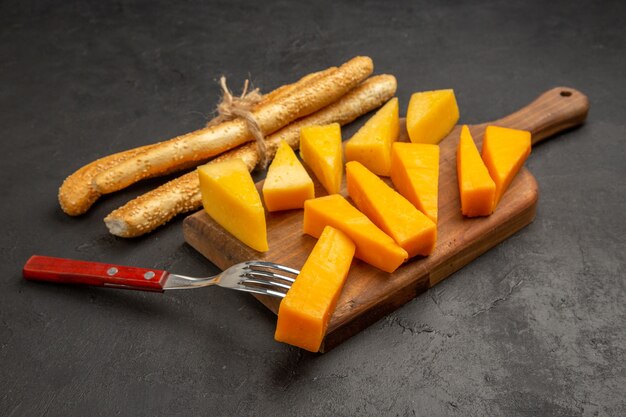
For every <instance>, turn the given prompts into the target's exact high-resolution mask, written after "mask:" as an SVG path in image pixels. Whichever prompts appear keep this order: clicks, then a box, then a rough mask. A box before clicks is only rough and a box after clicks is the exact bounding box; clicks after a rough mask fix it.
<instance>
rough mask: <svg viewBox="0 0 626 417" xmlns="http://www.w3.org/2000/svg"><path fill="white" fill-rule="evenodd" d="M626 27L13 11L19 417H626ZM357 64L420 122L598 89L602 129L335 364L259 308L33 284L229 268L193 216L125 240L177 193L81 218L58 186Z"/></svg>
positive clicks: (360, 10) (4, 318)
mask: <svg viewBox="0 0 626 417" xmlns="http://www.w3.org/2000/svg"><path fill="white" fill-rule="evenodd" d="M625 19H626V3H625V2H622V1H613V2H608V1H607V2H596V1H580V2H573V1H506V0H503V1H475V2H471V3H468V4H465V5H462V4H457V3H456V2H451V1H445V2H436V1H432V2H423V1H420V2H405V3H395V2H382V1H381V2H373V1H351V2H341V3H339V2H331V1H324V2H315V1H310V2H307V3H302V4H298V5H296V4H295V3H291V2H287V1H281V2H264V1H255V2H252V1H251V2H248V3H239V2H233V1H222V2H191V1H180V2H177V1H152V2H149V1H118V2H107V1H95V0H93V1H67V0H65V1H40V2H32V1H19V2H18V1H7V0H4V1H2V2H0V132H1V139H0V158H1V166H2V175H1V176H0V190H2V199H1V203H0V204H1V205H2V212H1V214H2V234H1V237H0V254H1V258H2V262H1V263H2V266H1V274H0V277H1V278H0V415H2V416H44V415H45V416H86V415H90V416H113V415H116V416H117V415H121V416H155V415H159V416H161V415H162V416H174V415H215V416H222V415H232V416H244V415H294V416H295V415H298V416H300V415H328V416H339V415H356V414H359V415H367V416H396V415H398V416H413V415H431V416H434V415H458V416H479V415H507V416H518V415H519V416H530V415H543V416H548V415H554V416H595V415H601V416H604V415H611V416H623V415H626V398H625V397H626V307H625V303H626V301H625V296H626V284H625V276H626V269H625V264H626V256H625V255H626V238H625V236H626V221H625V214H626V185H625V184H626V183H625V178H626V127H625V125H624V117H625V106H624V91H626V81H625V78H626V77H625V74H626V29H625V26H624V22H625ZM354 55H369V56H371V57H372V58H373V59H374V62H375V64H376V71H377V72H378V73H393V74H395V75H396V77H397V78H398V82H399V90H398V96H399V98H400V101H401V104H402V106H403V107H404V106H406V104H407V102H408V98H409V96H410V94H411V92H413V91H417V90H426V89H435V88H449V87H451V88H454V89H455V91H456V93H457V98H458V101H459V105H460V108H461V114H462V116H461V121H462V122H464V123H474V122H481V121H486V120H493V119H495V118H498V117H500V116H502V115H505V114H508V113H510V112H512V111H514V110H515V109H517V108H519V107H520V106H522V105H524V104H526V103H528V102H529V101H531V100H532V99H533V98H534V97H535V96H536V95H538V94H539V93H541V92H542V91H543V90H546V89H548V88H551V87H553V86H557V85H566V86H571V87H575V88H578V89H580V90H581V91H583V92H584V93H586V94H588V96H589V98H590V100H591V112H590V114H589V118H588V122H587V123H586V125H584V126H583V127H582V128H580V129H577V130H574V131H571V132H569V133H568V134H566V135H561V136H560V137H558V138H556V139H553V140H550V141H548V142H546V143H545V144H542V145H540V146H538V147H537V148H536V149H535V150H534V151H533V154H532V155H531V157H530V160H529V161H528V163H527V165H528V167H529V168H530V170H531V171H532V172H533V173H534V175H535V176H536V177H537V180H538V182H539V185H540V191H541V196H540V200H539V206H538V211H537V218H536V220H535V222H534V223H533V224H532V225H530V226H529V227H527V228H526V229H524V230H523V231H521V232H520V233H518V234H517V235H515V236H514V237H512V238H511V239H509V240H507V241H506V242H505V243H503V244H501V245H499V246H498V247H496V248H495V249H493V250H491V251H490V252H488V253H487V254H485V255H484V256H482V257H480V258H479V259H477V260H476V261H474V262H473V263H472V264H470V265H469V266H467V267H465V268H464V269H462V270H461V271H459V272H458V273H456V274H455V275H454V276H453V277H452V278H450V279H449V280H447V281H445V282H443V283H442V284H440V285H438V286H437V287H436V288H434V289H432V290H430V291H428V292H427V293H425V294H423V295H422V296H420V297H419V298H418V299H416V300H414V301H413V302H411V303H409V304H407V305H406V306H405V307H403V308H401V309H400V310H398V311H396V312H395V313H393V314H391V315H389V316H388V317H387V318H385V319H383V320H381V321H380V322H378V323H376V324H375V325H373V326H371V327H370V328H368V329H367V330H365V331H364V332H362V333H361V334H359V335H357V336H356V337H354V338H352V339H350V340H349V341H348V342H346V343H344V344H343V345H341V346H339V347H338V348H336V349H335V350H333V351H331V352H330V353H328V354H325V355H313V354H309V353H306V352H302V351H300V350H298V349H295V348H292V347H289V346H286V345H282V344H278V343H276V342H274V341H273V330H274V326H275V318H274V317H273V316H272V315H271V314H270V313H269V312H267V311H266V310H265V309H264V308H263V307H262V306H261V305H260V304H259V303H258V302H257V301H255V300H254V299H253V298H252V297H249V296H246V295H242V294H236V293H227V292H226V291H224V290H221V289H216V290H215V291H211V290H198V291H190V292H183V293H172V294H167V295H164V296H162V295H158V294H147V293H133V292H123V291H114V290H104V289H92V288H75V287H72V288H71V287H61V286H51V285H39V284H31V283H26V282H23V281H22V280H21V278H20V270H21V267H22V265H23V263H24V262H25V261H26V259H27V258H28V257H29V256H30V255H31V254H34V253H38V254H47V255H54V256H62V257H73V258H80V259H90V260H95V261H109V262H116V263H121V264H129V265H138V266H156V267H160V268H168V269H170V270H172V271H177V272H180V273H183V274H190V275H194V274H195V275H204V274H210V273H212V272H214V271H215V268H214V267H213V266H211V265H210V264H209V263H208V262H207V261H205V260H204V259H203V258H202V257H201V256H200V255H198V254H197V253H196V252H195V251H194V250H193V249H192V248H190V247H189V246H187V245H186V244H185V243H184V241H183V238H182V232H181V219H180V218H179V219H176V220H175V221H173V222H171V223H170V224H169V225H168V226H166V227H164V228H162V229H160V230H158V232H156V233H153V234H151V235H149V236H147V237H145V238H140V239H135V240H122V239H118V238H115V237H113V236H111V235H109V234H108V233H107V231H106V228H105V227H104V224H103V223H102V218H103V217H104V216H105V215H106V214H107V213H108V212H110V211H111V210H112V209H114V208H116V207H118V206H120V205H121V204H123V203H124V202H126V201H127V200H129V199H130V198H132V197H134V196H136V195H138V194H140V193H142V192H144V191H146V190H149V189H151V188H152V187H154V186H155V185H157V184H159V183H160V181H159V180H157V181H150V182H145V183H143V184H140V185H137V186H134V187H132V188H130V189H128V190H126V191H124V192H120V193H118V194H115V195H112V196H109V197H107V198H104V199H102V200H101V201H100V202H99V203H98V204H97V205H96V206H95V207H94V208H93V209H92V210H91V211H90V212H89V213H87V214H86V215H85V216H82V217H80V218H70V217H68V216H66V215H64V214H63V213H62V212H61V210H60V209H59V207H58V205H57V202H56V193H57V188H58V186H59V185H60V183H61V182H62V180H63V179H64V178H65V177H66V176H67V175H68V174H70V173H71V172H72V171H73V170H75V169H77V168H78V167H80V166H82V165H83V164H85V163H88V162H90V161H92V160H93V159H95V158H98V157H100V156H104V155H107V154H110V153H112V152H115V151H119V150H123V149H126V148H130V147H134V146H138V145H142V144H147V143H151V142H154V141H157V140H164V139H167V138H170V137H172V136H175V135H178V134H181V133H185V132H188V131H191V130H194V129H196V128H199V127H200V126H202V124H203V123H204V122H205V120H206V118H207V116H209V115H210V113H211V109H212V108H213V106H214V105H215V103H216V100H217V98H218V95H219V94H218V86H217V83H216V82H215V80H216V79H217V78H218V77H219V75H220V74H225V75H226V76H228V77H229V79H230V80H231V82H232V85H233V87H234V86H235V85H237V84H239V83H241V82H242V81H243V80H244V79H245V78H246V77H249V76H250V77H251V78H252V80H253V81H254V83H255V85H257V86H259V87H261V88H262V89H263V90H265V91H268V90H270V89H272V88H274V87H276V86H278V85H281V84H283V83H286V82H289V81H293V80H294V79H296V78H297V77H299V76H301V75H303V74H304V73H308V72H311V71H314V70H318V69H321V68H324V67H327V66H331V65H337V64H340V63H341V62H343V61H345V60H347V59H349V58H350V57H352V56H354ZM352 131H354V126H352V127H351V128H350V129H348V131H347V132H348V134H349V133H350V132H352Z"/></svg>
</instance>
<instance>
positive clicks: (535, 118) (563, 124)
mask: <svg viewBox="0 0 626 417" xmlns="http://www.w3.org/2000/svg"><path fill="white" fill-rule="evenodd" d="M588 112H589V99H588V98H587V96H586V95H584V94H583V93H581V92H580V91H578V90H576V89H574V88H570V87H556V88H553V89H551V90H548V91H546V92H545V93H543V94H542V95H540V96H539V97H537V99H535V101H533V102H532V103H530V104H529V105H528V106H526V107H524V108H522V109H520V110H518V111H516V112H515V113H513V114H510V115H508V116H506V117H503V118H502V119H499V120H496V121H494V122H491V123H488V124H494V125H502V126H506V127H511V128H514V129H522V130H528V131H529V132H530V133H531V134H532V144H533V145H535V144H537V143H539V142H541V141H542V140H544V139H547V138H549V137H550V136H552V135H554V134H555V133H558V132H561V131H563V130H566V129H569V128H572V127H575V126H578V125H580V124H582V123H584V121H585V119H586V118H587V113H588Z"/></svg>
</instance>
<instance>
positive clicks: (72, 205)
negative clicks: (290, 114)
mask: <svg viewBox="0 0 626 417" xmlns="http://www.w3.org/2000/svg"><path fill="white" fill-rule="evenodd" d="M336 69H337V67H331V68H328V69H325V70H323V71H318V72H314V73H311V74H307V75H305V76H304V77H302V78H301V79H299V80H298V81H296V82H294V83H291V84H285V85H283V86H280V87H278V88H277V89H275V90H273V91H270V92H269V93H267V94H265V95H263V97H262V98H261V101H260V102H259V103H257V104H256V106H259V105H261V104H266V103H268V102H270V101H272V100H275V99H278V98H284V97H286V96H287V95H289V94H291V93H292V92H293V91H295V90H297V89H299V88H302V87H303V86H305V85H306V84H308V83H309V82H312V81H314V80H315V79H317V78H319V77H323V76H325V75H328V74H329V73H330V72H331V71H334V70H336ZM256 106H255V108H256ZM157 145H158V144H150V145H145V146H140V147H138V148H133V149H128V150H126V151H122V152H117V153H115V154H113V155H108V156H105V157H102V158H99V159H97V160H96V161H93V162H91V163H89V164H87V165H85V166H83V167H81V168H79V169H78V170H77V171H75V172H74V173H72V174H71V175H69V176H68V177H67V178H66V179H65V180H64V181H63V184H61V187H60V188H59V194H58V198H59V204H60V206H61V209H62V210H63V211H64V212H65V213H66V214H68V215H70V216H79V215H81V214H84V213H86V212H87V210H89V208H90V207H91V206H92V205H93V204H94V203H95V202H96V201H97V200H98V198H100V196H101V195H102V194H101V193H99V192H98V191H97V190H96V189H95V187H94V185H93V180H94V178H95V177H96V176H97V175H98V174H100V173H101V172H104V171H106V170H108V169H111V168H113V167H114V166H116V165H119V164H120V163H121V162H123V161H126V160H128V159H131V158H134V157H136V156H137V155H140V154H141V153H142V152H143V151H146V150H148V149H149V148H151V147H153V146H157ZM197 164H198V162H197V161H192V162H191V163H190V164H188V166H187V167H185V166H182V167H178V169H174V170H172V172H173V171H176V170H179V169H185V168H191V167H194V166H196V165H197Z"/></svg>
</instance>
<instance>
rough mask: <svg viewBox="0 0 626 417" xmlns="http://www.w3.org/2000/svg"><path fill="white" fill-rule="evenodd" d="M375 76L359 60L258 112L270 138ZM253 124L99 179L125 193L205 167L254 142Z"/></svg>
mask: <svg viewBox="0 0 626 417" xmlns="http://www.w3.org/2000/svg"><path fill="white" fill-rule="evenodd" d="M372 71H373V63H372V60H371V59H370V58H368V57H356V58H353V59H351V60H350V61H348V62H346V63H345V64H343V65H342V66H341V67H339V68H337V69H335V70H332V71H329V72H328V73H327V74H324V76H322V77H319V78H316V77H313V78H312V79H311V80H310V81H309V82H307V83H306V84H305V85H304V86H303V87H302V88H298V89H297V90H295V91H293V92H291V93H289V94H286V95H285V96H283V97H278V98H276V99H275V100H271V101H268V102H266V103H264V104H262V105H259V106H258V107H257V108H255V109H254V110H253V111H252V114H253V116H254V119H255V120H256V122H257V123H258V125H259V127H260V128H261V131H263V132H264V133H265V134H266V135H267V134H270V133H273V132H275V131H277V130H278V129H280V128H282V127H284V126H286V125H287V124H289V123H291V122H292V121H294V120H296V119H299V118H301V117H304V116H307V115H309V114H311V113H313V112H315V111H317V110H319V109H321V108H323V107H325V106H328V105H329V104H331V103H333V102H335V101H337V100H338V99H339V98H341V97H342V96H343V95H344V94H346V93H347V92H348V91H350V90H351V89H353V88H354V87H355V86H357V85H358V84H359V83H360V82H361V81H363V80H364V79H365V78H367V77H368V76H369V75H370V74H371V73H372ZM252 139H253V137H252V135H251V133H250V132H249V129H248V127H247V124H246V123H245V122H244V121H243V120H242V119H235V120H231V121H227V122H224V123H221V124H219V125H216V126H211V127H206V128H204V129H200V130H197V131H195V132H191V133H188V134H186V135H182V136H179V137H177V138H174V139H171V140H168V141H165V142H161V143H160V144H159V145H158V146H156V147H153V148H149V149H147V150H146V151H144V152H142V153H141V154H140V155H137V156H136V157H134V158H130V159H128V160H126V161H123V162H121V163H120V164H118V165H116V166H114V167H113V168H110V169H108V170H106V171H104V172H102V173H100V174H98V175H96V177H95V178H94V187H95V190H96V191H98V192H99V193H101V194H107V193H111V192H114V191H117V190H121V189H123V188H125V187H127V186H129V185H131V184H133V183H135V182H137V181H140V180H142V179H144V178H148V177H150V176H154V175H159V174H160V173H162V172H165V171H168V170H170V171H171V170H172V169H175V167H177V166H182V165H185V164H188V163H189V162H191V161H196V162H200V161H202V160H206V159H208V158H210V157H212V156H215V155H218V154H220V153H222V152H225V151H227V150H229V149H233V148H235V147H237V146H239V145H241V144H243V143H245V142H248V141H250V140H252Z"/></svg>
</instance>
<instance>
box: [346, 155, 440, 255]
mask: <svg viewBox="0 0 626 417" xmlns="http://www.w3.org/2000/svg"><path fill="white" fill-rule="evenodd" d="M346 181H347V184H348V194H350V198H351V199H352V201H354V204H355V205H356V207H357V208H358V209H359V210H360V211H361V212H363V214H365V215H366V216H367V217H368V218H369V219H370V220H371V221H372V222H374V224H375V225H376V226H378V227H380V228H381V229H382V231H383V232H385V233H387V234H388V235H389V236H391V237H392V238H393V240H395V241H396V243H397V244H398V245H400V247H402V249H404V250H405V251H407V252H408V254H409V257H413V256H415V255H424V256H426V255H430V253H432V251H433V250H434V248H435V242H436V240H437V225H436V224H435V223H434V222H433V221H432V220H430V219H429V218H428V217H426V215H425V214H423V213H422V212H421V211H419V210H418V209H417V208H415V206H414V205H413V204H411V202H409V200H407V199H406V198H404V197H402V195H400V194H399V193H398V192H397V191H395V190H394V189H393V188H391V187H390V186H388V185H387V184H385V182H384V181H383V180H381V179H380V178H378V177H377V176H376V175H375V174H374V173H372V172H371V171H370V170H368V169H367V168H366V167H365V166H363V165H362V164H361V163H359V162H357V161H351V162H348V163H347V164H346Z"/></svg>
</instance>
